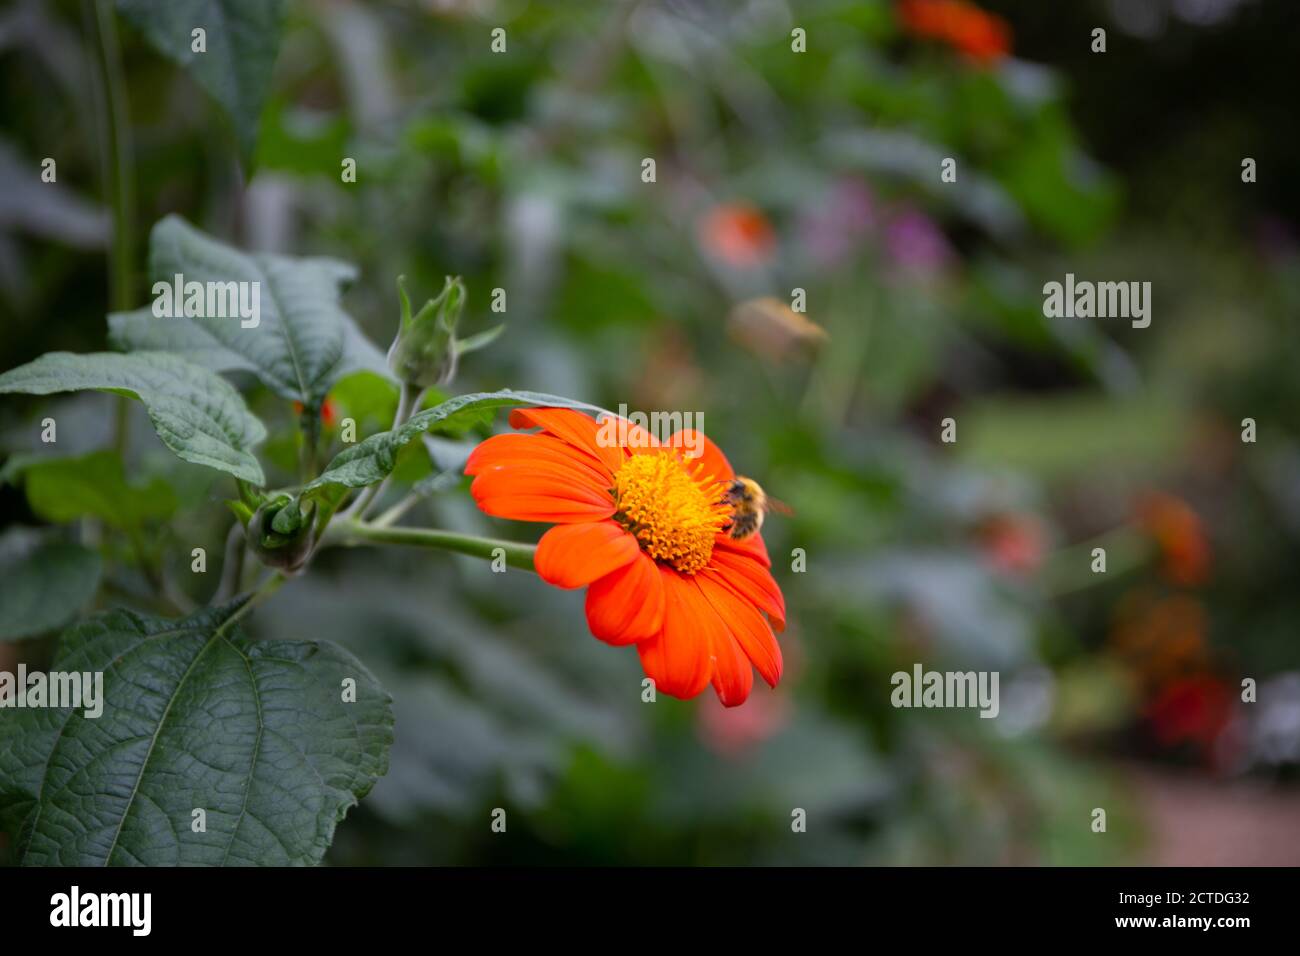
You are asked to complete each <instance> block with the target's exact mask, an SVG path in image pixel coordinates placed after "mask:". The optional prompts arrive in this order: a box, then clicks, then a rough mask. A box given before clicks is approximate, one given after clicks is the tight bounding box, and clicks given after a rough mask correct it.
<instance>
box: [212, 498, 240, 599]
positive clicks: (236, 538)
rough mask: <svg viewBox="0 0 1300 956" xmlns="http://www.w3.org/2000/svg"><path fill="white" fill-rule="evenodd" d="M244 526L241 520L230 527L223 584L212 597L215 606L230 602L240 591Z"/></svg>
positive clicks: (223, 565) (223, 566) (222, 578)
mask: <svg viewBox="0 0 1300 956" xmlns="http://www.w3.org/2000/svg"><path fill="white" fill-rule="evenodd" d="M244 545H245V540H244V526H243V524H241V523H240V521H239V519H238V518H236V519H235V523H234V524H233V525H231V526H230V532H229V533H228V534H227V535H226V554H225V557H224V558H223V559H222V561H221V583H220V584H219V585H217V593H216V594H214V595H213V596H212V603H213V604H220V603H221V602H222V601H229V600H230V599H231V598H232V597H234V596H235V592H236V591H237V590H238V589H239V579H240V577H241V576H242V573H243V570H244Z"/></svg>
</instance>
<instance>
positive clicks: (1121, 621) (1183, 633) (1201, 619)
mask: <svg viewBox="0 0 1300 956" xmlns="http://www.w3.org/2000/svg"><path fill="white" fill-rule="evenodd" d="M1208 618H1209V614H1208V612H1207V611H1206V609H1205V605H1203V604H1202V603H1201V602H1200V601H1199V600H1198V599H1197V598H1195V597H1191V596H1189V595H1186V594H1173V595H1158V596H1157V595H1152V594H1150V593H1145V592H1131V593H1129V594H1127V595H1126V596H1125V597H1124V599H1123V600H1122V601H1121V602H1120V605H1119V607H1118V613H1117V615H1116V621H1115V624H1114V628H1113V629H1112V631H1111V634H1110V642H1111V645H1112V646H1113V647H1114V648H1115V650H1116V651H1117V652H1118V653H1119V655H1120V656H1121V657H1122V658H1123V659H1124V660H1125V661H1127V662H1128V663H1129V665H1130V666H1131V667H1132V668H1133V669H1134V671H1135V672H1136V674H1137V675H1138V676H1139V677H1140V678H1141V679H1142V682H1143V685H1144V686H1145V687H1146V688H1147V689H1148V690H1150V691H1154V690H1156V689H1158V688H1160V687H1163V686H1165V685H1167V684H1169V683H1171V682H1173V681H1176V680H1181V679H1183V678H1186V677H1187V676H1188V675H1189V674H1194V673H1199V672H1201V671H1203V670H1205V669H1206V668H1208V667H1209V666H1210V651H1209V646H1208V645H1207V643H1206V639H1205V635H1206V632H1207V630H1208V628H1209V620H1208Z"/></svg>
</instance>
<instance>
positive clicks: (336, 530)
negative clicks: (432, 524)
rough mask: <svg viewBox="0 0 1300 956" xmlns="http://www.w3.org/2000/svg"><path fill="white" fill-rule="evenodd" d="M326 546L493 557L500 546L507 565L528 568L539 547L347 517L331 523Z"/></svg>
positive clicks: (488, 558)
mask: <svg viewBox="0 0 1300 956" xmlns="http://www.w3.org/2000/svg"><path fill="white" fill-rule="evenodd" d="M322 544H323V545H324V546H328V545H331V544H340V545H345V546H353V545H358V544H404V545H411V546H413V547H417V548H436V549H438V550H440V551H453V552H455V553H456V554H468V555H470V556H472V557H475V558H484V559H487V560H492V559H493V558H496V557H497V556H498V555H497V554H496V553H495V552H496V551H497V549H498V548H500V549H501V552H503V553H504V556H505V559H506V564H508V565H510V566H511V567H512V568H520V569H521V570H524V571H533V570H536V569H535V568H534V567H533V555H534V553H536V551H537V546H536V545H532V544H521V543H520V542H518V541H501V540H497V539H494V538H480V537H477V536H475V535H472V534H460V533H458V532H455V531H443V530H441V529H439V528H386V527H379V526H377V525H374V524H367V523H365V522H361V521H355V520H346V521H339V522H337V523H336V524H333V525H330V528H329V530H328V531H327V532H326V534H325V540H324V541H323V542H322Z"/></svg>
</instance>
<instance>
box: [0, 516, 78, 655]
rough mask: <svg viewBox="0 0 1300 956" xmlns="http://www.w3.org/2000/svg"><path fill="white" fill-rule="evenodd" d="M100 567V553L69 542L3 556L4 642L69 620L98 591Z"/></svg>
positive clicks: (0, 610)
mask: <svg viewBox="0 0 1300 956" xmlns="http://www.w3.org/2000/svg"><path fill="white" fill-rule="evenodd" d="M101 571H102V564H101V562H100V559H99V555H98V554H96V553H95V552H94V551H91V550H89V549H87V548H83V547H82V546H81V545H79V544H72V543H70V542H66V541H48V542H46V543H45V544H42V545H40V546H38V547H37V548H36V549H35V550H34V551H32V552H31V553H29V554H20V555H14V556H11V557H7V558H6V559H4V560H0V641H17V640H21V639H23V638H27V637H35V636H36V635H38V634H44V633H46V632H47V631H52V630H54V629H55V628H58V627H62V626H63V625H65V624H67V623H68V621H70V620H72V618H73V617H75V616H76V614H77V611H78V610H79V609H80V608H81V606H82V605H84V604H85V603H86V602H87V601H89V600H90V599H91V597H93V596H94V594H95V591H96V589H98V587H99V576H100V572H101Z"/></svg>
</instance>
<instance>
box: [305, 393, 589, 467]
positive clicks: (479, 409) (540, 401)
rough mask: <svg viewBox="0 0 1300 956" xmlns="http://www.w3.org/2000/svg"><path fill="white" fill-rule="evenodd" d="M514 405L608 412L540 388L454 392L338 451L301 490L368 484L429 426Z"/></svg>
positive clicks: (456, 423) (455, 424) (446, 424)
mask: <svg viewBox="0 0 1300 956" xmlns="http://www.w3.org/2000/svg"><path fill="white" fill-rule="evenodd" d="M518 405H532V406H538V407H546V408H576V409H582V410H585V411H592V412H601V413H605V414H608V413H607V412H605V410H604V409H603V408H599V407H597V406H595V405H588V404H587V403H586V402H577V401H574V400H573V399H571V398H561V397H560V396H558V395H546V394H544V393H541V392H517V391H514V390H513V389H504V390H502V391H499V392H475V393H471V394H469V395H457V396H456V397H455V398H449V399H447V401H445V402H443V403H442V404H440V405H436V406H434V407H433V408H429V409H425V410H424V411H422V412H419V413H417V414H415V415H413V416H411V420H410V421H408V422H407V423H406V424H405V425H403V426H402V427H400V428H398V429H396V430H395V431H386V432H380V433H379V434H378V435H371V436H370V437H369V438H367V439H366V440H365V441H363V442H360V443H358V444H356V445H354V446H352V447H351V448H349V449H347V450H345V451H342V452H340V453H339V454H338V455H337V456H335V458H334V460H333V461H331V462H330V463H329V467H327V468H326V469H325V471H324V472H322V473H321V475H320V477H318V478H317V479H316V480H315V481H313V482H312V483H311V484H309V485H307V487H306V488H305V489H303V490H304V492H312V491H316V490H318V489H322V488H325V487H326V486H328V485H341V486H343V487H345V488H362V487H364V486H366V485H372V484H374V483H375V482H377V481H382V480H383V479H384V478H386V477H388V475H389V474H390V473H391V472H392V470H393V468H394V467H395V466H396V464H397V454H398V452H400V451H401V450H402V448H403V446H405V445H406V444H407V442H409V441H411V439H413V438H417V437H419V436H420V435H422V434H424V433H425V432H427V431H428V430H429V429H431V428H438V429H455V428H457V427H459V426H460V425H462V424H464V423H465V422H466V421H475V420H479V418H480V416H481V415H482V414H483V412H484V411H485V410H489V409H496V408H510V407H514V406H518Z"/></svg>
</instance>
